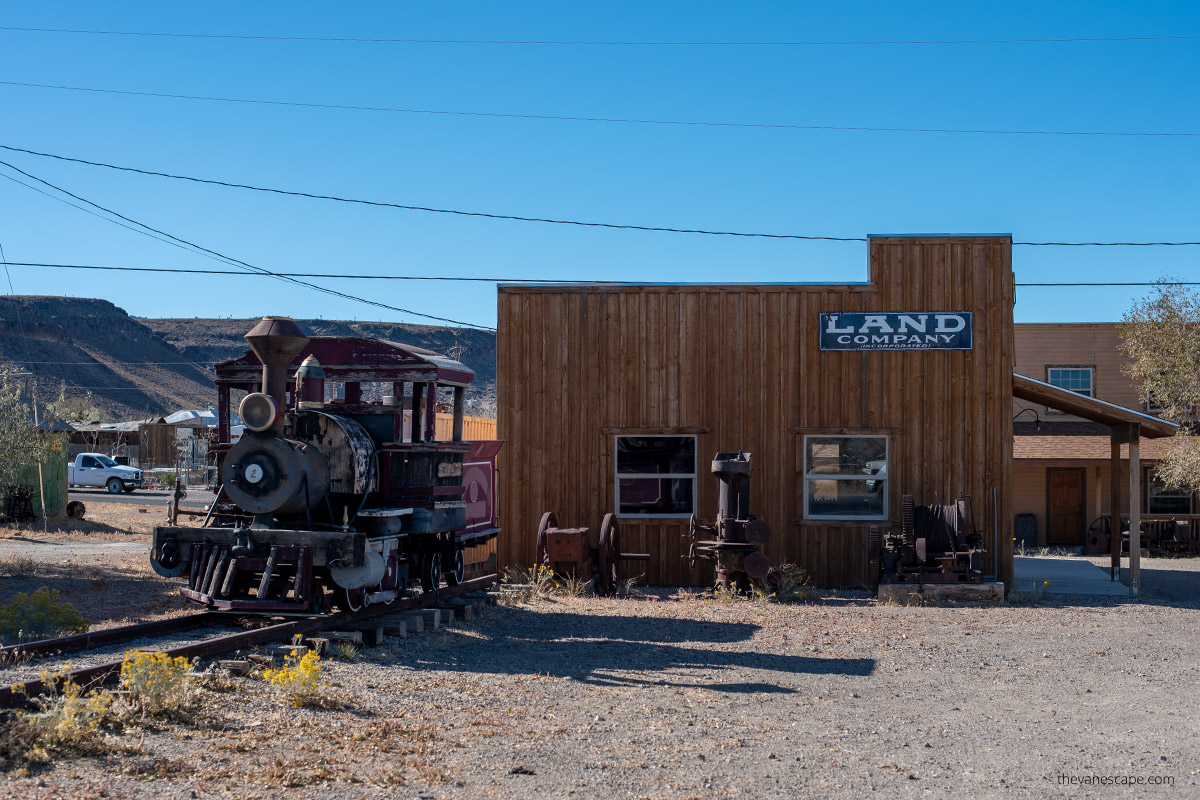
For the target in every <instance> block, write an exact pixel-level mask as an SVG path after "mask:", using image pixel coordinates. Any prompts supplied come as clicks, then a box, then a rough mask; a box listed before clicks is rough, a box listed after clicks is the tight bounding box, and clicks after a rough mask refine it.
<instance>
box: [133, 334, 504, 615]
mask: <svg viewBox="0 0 1200 800" xmlns="http://www.w3.org/2000/svg"><path fill="white" fill-rule="evenodd" d="M246 340H247V341H248V342H249V343H250V346H251V350H250V351H248V352H247V353H246V354H245V355H243V356H242V357H241V358H238V359H234V360H231V361H227V362H224V363H222V364H218V365H217V367H216V373H217V377H216V383H217V390H218V443H217V444H215V445H214V446H213V447H212V448H211V451H212V452H215V453H216V457H217V466H218V475H219V479H220V485H219V487H218V489H217V494H216V497H215V499H214V503H213V505H212V507H211V508H210V510H209V511H208V513H207V515H206V516H205V518H204V520H203V522H202V523H201V524H200V525H199V526H181V525H178V524H175V521H172V524H171V525H167V526H162V527H159V528H156V529H155V533H154V541H153V545H152V553H151V563H152V565H153V567H154V569H155V570H156V571H157V572H159V574H162V575H168V576H176V575H182V574H184V572H185V571H186V572H187V574H188V586H187V587H186V588H184V589H182V590H181V591H182V592H183V594H184V595H185V596H186V597H188V598H189V599H190V600H192V601H193V602H196V603H199V604H203V605H205V606H208V607H210V608H218V609H236V610H263V611H284V610H299V611H305V612H313V611H317V612H320V611H324V610H325V609H326V607H327V605H328V604H329V603H330V602H332V603H333V604H334V605H337V606H340V607H342V608H347V609H351V610H353V609H357V608H360V607H362V606H363V605H365V604H368V603H379V602H382V603H386V602H391V601H392V600H394V599H396V598H397V597H399V596H402V595H406V594H407V593H408V592H410V591H411V590H413V588H414V587H416V586H418V585H419V586H420V587H421V588H423V589H424V590H426V591H430V590H433V589H436V588H437V586H438V585H439V584H440V582H441V581H442V579H443V578H444V579H445V580H446V582H447V583H450V584H452V585H453V584H457V583H459V582H461V581H462V580H463V579H464V572H465V566H466V565H465V559H464V550H465V548H467V547H469V546H473V545H476V544H481V543H484V542H486V541H488V540H489V539H491V538H494V537H495V536H496V534H497V533H498V528H497V527H496V519H495V503H494V497H495V456H496V451H497V450H498V449H499V443H497V442H467V441H464V440H463V420H464V395H465V389H466V387H467V386H468V385H469V384H470V382H471V380H472V378H473V377H474V373H473V372H472V371H471V370H470V369H469V368H468V367H466V366H465V365H463V364H462V363H460V362H459V361H457V360H455V359H451V358H448V357H445V356H441V355H439V354H437V353H434V352H431V351H429V350H424V349H422V348H417V347H411V346H408V345H400V344H396V343H394V342H388V341H383V340H379V339H364V338H355V337H313V338H311V339H310V338H309V337H307V336H305V335H304V333H303V332H302V331H300V329H299V327H298V326H296V324H295V323H294V322H293V321H292V320H290V319H287V318H281V317H267V318H264V319H263V320H262V322H260V323H259V324H258V325H257V326H255V328H254V329H253V330H252V331H250V333H248V334H247V335H246ZM237 391H240V392H246V395H245V397H244V398H243V399H242V400H241V402H240V405H239V415H240V416H241V418H242V421H243V423H244V425H245V433H243V434H242V435H241V436H240V437H239V438H237V439H236V441H234V440H233V437H232V436H231V425H230V422H231V415H230V409H231V398H232V396H233V392H237ZM439 408H441V409H444V410H445V412H448V413H443V414H442V415H441V418H440V419H439V415H438V411H439ZM446 417H449V420H447V419H446ZM447 421H448V422H449V425H446V424H445V423H446V422H447ZM439 428H440V429H441V430H440V431H439ZM439 432H440V433H441V437H440V438H439ZM447 434H448V435H447ZM481 459H482V460H483V461H484V463H483V464H482V466H484V467H487V469H485V470H484V472H483V473H480V472H479V470H478V467H479V466H481V463H480V462H481ZM464 464H467V465H468V466H469V470H468V472H469V474H470V475H471V476H472V482H471V484H470V487H469V488H470V498H469V499H470V500H471V502H468V501H467V499H464V485H463V475H464ZM480 475H485V477H483V478H482V480H485V481H486V482H487V485H486V486H483V485H481V478H480ZM481 493H482V495H483V496H484V497H485V499H486V501H487V502H484V503H480V502H478V498H479V496H480V495H481Z"/></svg>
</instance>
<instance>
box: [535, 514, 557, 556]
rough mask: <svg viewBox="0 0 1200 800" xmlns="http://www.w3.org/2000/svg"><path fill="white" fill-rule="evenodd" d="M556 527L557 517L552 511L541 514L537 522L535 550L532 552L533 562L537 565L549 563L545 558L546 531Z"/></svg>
mask: <svg viewBox="0 0 1200 800" xmlns="http://www.w3.org/2000/svg"><path fill="white" fill-rule="evenodd" d="M557 527H558V517H557V516H555V515H554V512H553V511H547V512H546V513H545V514H542V521H541V522H540V523H539V524H538V532H537V552H536V553H535V554H534V559H533V563H534V564H536V565H537V566H539V567H541V566H544V565H548V564H549V562H548V561H547V560H546V531H548V530H550V529H551V528H557Z"/></svg>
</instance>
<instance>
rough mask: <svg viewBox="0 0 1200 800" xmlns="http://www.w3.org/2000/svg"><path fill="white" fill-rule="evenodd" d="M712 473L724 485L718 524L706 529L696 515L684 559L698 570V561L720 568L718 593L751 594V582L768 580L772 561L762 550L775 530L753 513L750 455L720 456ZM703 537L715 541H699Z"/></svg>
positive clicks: (687, 534) (717, 578) (719, 501)
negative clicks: (711, 563) (765, 578)
mask: <svg viewBox="0 0 1200 800" xmlns="http://www.w3.org/2000/svg"><path fill="white" fill-rule="evenodd" d="M712 473H713V475H715V476H716V477H717V478H718V479H719V480H720V481H721V494H720V498H719V500H718V502H717V521H716V522H715V523H714V524H712V525H705V524H703V523H701V522H700V521H699V520H698V519H696V515H695V514H693V515H692V518H691V520H690V521H689V523H688V532H687V533H686V534H685V536H687V537H688V538H689V539H691V544H690V545H689V547H688V554H687V555H686V556H683V557H684V558H686V559H687V560H688V564H689V565H690V566H691V567H692V568H693V569H695V567H696V562H697V561H712V562H714V563H715V566H716V581H715V583H714V584H713V588H714V589H718V588H724V589H735V590H737V591H739V592H749V591H750V581H751V580H760V579H762V578H764V577H766V574H767V572H768V570H770V568H771V561H770V559H768V558H767V557H766V556H765V555H764V554H763V553H761V552H759V550H758V548H759V546H761V545H764V544H766V543H767V540H768V539H770V538H771V527H770V526H769V525H767V523H766V522H764V521H763V520H761V519H758V518H757V517H755V516H754V515H753V514H751V513H750V454H749V453H743V452H740V451H739V452H737V453H717V455H716V457H715V458H713V462H712ZM700 534H707V535H709V536H711V537H712V538H711V539H707V540H697V536H699V535H700Z"/></svg>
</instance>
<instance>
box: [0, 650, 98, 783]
mask: <svg viewBox="0 0 1200 800" xmlns="http://www.w3.org/2000/svg"><path fill="white" fill-rule="evenodd" d="M70 669H71V665H70V664H69V663H68V664H67V665H65V666H63V667H61V668H60V669H59V670H58V671H57V672H53V673H51V672H48V671H43V672H42V673H41V675H40V676H39V677H40V678H41V680H42V683H43V684H44V686H45V689H44V691H43V693H42V694H41V695H40V696H38V697H36V698H34V699H33V701H32V704H33V707H34V709H35V711H33V712H32V713H30V712H26V711H18V712H15V713H14V714H12V715H11V716H10V717H9V718H8V719H6V720H4V721H3V723H0V767H2V768H3V769H6V770H8V769H13V768H25V767H29V766H33V765H37V764H45V763H49V762H50V761H53V760H54V758H55V757H57V756H60V755H66V754H87V753H99V752H103V751H104V750H105V749H106V748H105V745H104V738H103V734H104V726H105V724H106V723H107V722H108V721H109V720H110V710H111V707H112V700H113V698H112V695H111V694H110V693H108V692H106V691H104V690H93V691H90V692H85V691H84V689H83V687H82V686H80V685H79V684H78V683H75V682H74V681H72V680H70V679H69V678H68V677H67V673H68V672H69V671H70ZM14 689H15V690H17V691H21V690H22V689H23V687H14Z"/></svg>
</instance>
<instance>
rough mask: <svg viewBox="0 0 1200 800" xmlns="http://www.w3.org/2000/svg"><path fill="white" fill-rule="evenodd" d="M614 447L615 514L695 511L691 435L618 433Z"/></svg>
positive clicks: (679, 514) (686, 514)
mask: <svg viewBox="0 0 1200 800" xmlns="http://www.w3.org/2000/svg"><path fill="white" fill-rule="evenodd" d="M616 448H617V458H616V463H617V475H616V484H617V515H618V516H622V517H690V516H691V515H692V514H693V513H695V511H696V437H695V436H618V437H617V441H616Z"/></svg>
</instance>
